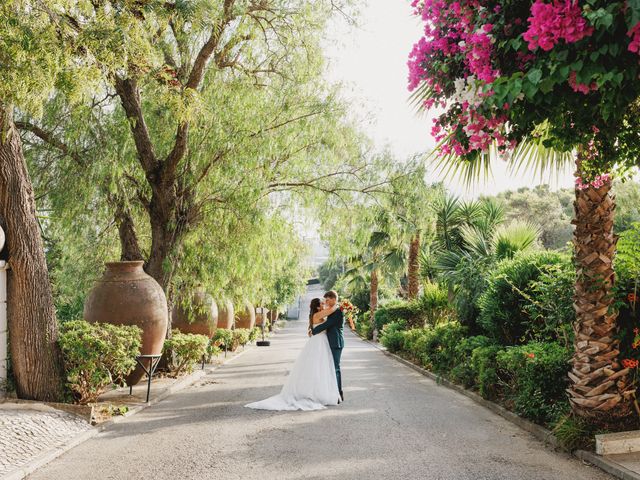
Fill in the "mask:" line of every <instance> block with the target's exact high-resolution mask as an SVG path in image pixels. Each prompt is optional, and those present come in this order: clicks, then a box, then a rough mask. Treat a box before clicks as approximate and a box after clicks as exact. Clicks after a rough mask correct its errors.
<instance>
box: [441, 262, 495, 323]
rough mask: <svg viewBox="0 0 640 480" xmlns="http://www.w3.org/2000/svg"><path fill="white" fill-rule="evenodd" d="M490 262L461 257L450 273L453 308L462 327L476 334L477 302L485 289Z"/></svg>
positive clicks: (478, 313) (478, 310)
mask: <svg viewBox="0 0 640 480" xmlns="http://www.w3.org/2000/svg"><path fill="white" fill-rule="evenodd" d="M490 265H491V262H489V261H487V260H486V259H475V258H473V257H471V256H467V255H465V256H463V257H462V258H461V259H460V260H459V262H458V263H457V264H456V266H455V269H454V270H453V271H452V272H451V273H450V276H449V279H450V282H451V283H452V284H453V285H455V289H454V291H453V302H452V303H453V307H454V308H455V311H456V313H457V315H458V320H459V321H460V323H461V324H462V325H465V326H467V327H468V328H469V329H470V331H471V332H473V333H478V332H479V328H478V327H477V318H478V315H480V309H479V307H478V300H479V298H480V296H481V295H482V294H483V292H484V291H485V290H486V288H487V275H488V271H489V267H490Z"/></svg>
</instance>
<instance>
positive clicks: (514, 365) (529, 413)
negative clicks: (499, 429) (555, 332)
mask: <svg viewBox="0 0 640 480" xmlns="http://www.w3.org/2000/svg"><path fill="white" fill-rule="evenodd" d="M571 356H572V351H571V350H570V349H568V348H565V347H564V346H562V345H560V344H558V343H541V342H531V343H529V344H527V345H521V346H518V347H510V348H507V349H506V350H504V351H502V352H500V353H498V355H497V357H496V359H497V368H498V376H499V378H500V381H501V384H502V385H503V386H504V395H505V398H506V399H507V400H508V401H511V402H513V409H514V410H515V412H516V413H518V414H519V415H522V416H523V417H526V418H529V419H531V420H533V421H534V422H538V423H541V424H550V423H553V422H555V421H557V420H558V419H559V418H560V417H561V416H562V415H564V414H566V413H567V411H568V408H569V403H568V400H567V396H566V393H565V389H566V388H567V386H568V383H569V381H568V376H567V373H568V372H569V369H570V363H569V362H570V360H571Z"/></svg>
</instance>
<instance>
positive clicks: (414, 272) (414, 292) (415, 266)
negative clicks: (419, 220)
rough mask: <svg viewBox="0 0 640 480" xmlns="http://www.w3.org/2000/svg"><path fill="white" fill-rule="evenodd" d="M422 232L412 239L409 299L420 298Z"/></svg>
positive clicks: (408, 287) (408, 286)
mask: <svg viewBox="0 0 640 480" xmlns="http://www.w3.org/2000/svg"><path fill="white" fill-rule="evenodd" d="M419 256H420V232H416V234H415V235H414V236H413V238H412V239H411V245H410V246H409V269H408V270H409V271H408V272H407V277H408V285H407V297H408V298H409V300H415V299H416V298H418V292H419V290H420V260H419Z"/></svg>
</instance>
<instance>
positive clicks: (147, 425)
mask: <svg viewBox="0 0 640 480" xmlns="http://www.w3.org/2000/svg"><path fill="white" fill-rule="evenodd" d="M304 332H305V322H303V321H299V322H291V325H290V326H289V327H287V328H286V329H285V330H284V331H283V332H282V333H280V334H279V335H277V336H276V338H275V339H274V340H273V343H272V346H271V347H269V348H259V349H258V348H255V349H251V350H248V351H247V352H246V353H245V354H243V355H241V356H239V357H238V358H236V359H234V360H233V361H232V362H231V363H229V364H227V365H225V366H224V367H222V368H220V369H219V370H217V371H215V372H214V373H213V374H212V375H210V376H208V377H205V379H204V380H203V381H201V382H200V383H198V384H197V385H195V386H193V387H191V388H189V389H187V390H184V391H182V392H180V393H177V394H175V395H173V396H171V397H170V398H169V399H167V400H165V401H164V402H161V403H160V404H158V405H155V406H153V407H151V408H148V409H147V410H145V411H144V412H142V413H140V414H138V415H136V416H134V417H132V418H131V419H130V420H128V421H127V422H125V423H119V424H116V425H114V426H112V427H111V428H110V429H108V430H107V431H105V432H103V433H101V434H100V435H98V436H96V437H94V438H93V439H91V440H89V441H88V442H86V443H84V444H83V445H80V446H79V447H76V448H75V449H73V450H71V451H70V452H67V453H66V454H64V455H63V456H61V457H60V458H58V459H57V460H55V461H54V462H53V463H51V464H49V465H48V466H47V467H45V468H43V469H42V470H39V471H37V472H36V473H35V474H33V475H32V476H30V477H29V478H31V479H62V478H63V479H66V480H72V479H83V480H85V479H90V480H102V479H123V480H124V479H127V480H128V479H167V480H168V479H172V480H173V479H175V480H178V479H180V480H182V479H194V480H195V479H221V480H222V479H224V480H232V479H260V480H270V479H274V480H275V479H278V480H280V479H283V480H286V479H292V480H293V479H303V478H304V479H336V480H337V479H340V480H350V479H358V480H362V479H394V480H395V479H403V480H412V479H429V480H436V479H438V480H445V479H447V480H448V479H451V480H463V479H469V480H481V479H487V480H489V479H490V480H497V479H518V480H520V479H522V480H533V479H545V480H550V479H567V480H569V479H571V480H578V479H588V480H605V479H610V478H611V477H609V476H608V475H605V474H604V473H602V472H601V471H600V470H598V469H596V468H594V467H589V466H586V465H583V464H581V463H580V462H578V461H576V460H574V459H571V458H570V457H568V456H566V455H564V454H561V453H555V452H553V451H551V450H549V449H547V448H546V447H544V446H543V445H542V444H541V443H539V442H538V441H537V440H535V439H534V438H533V437H532V436H530V435H529V434H528V433H526V432H523V431H522V430H520V429H518V428H517V427H515V426H513V425H512V424H510V423H508V422H506V421H505V420H503V419H502V418H501V417H499V416H497V415H495V414H493V413H491V412H489V411H487V410H486V409H484V408H482V407H480V406H478V405H476V404H475V403H473V402H472V401H471V400H469V399H468V398H466V397H464V396H461V395H459V394H457V393H455V392H453V391H451V390H448V389H446V388H444V387H440V386H438V385H436V384H435V383H434V382H433V381H431V380H429V379H427V378H425V377H423V376H422V375H420V374H418V373H416V372H414V371H413V370H411V369H409V368H407V367H405V366H403V365H401V364H399V363H397V362H396V361H394V360H393V359H390V358H388V357H386V356H385V355H383V354H382V353H381V352H379V351H377V350H376V349H375V348H373V347H371V346H370V345H369V344H367V343H365V342H362V341H360V340H359V339H357V338H355V337H354V336H352V335H348V338H347V348H346V350H345V354H344V356H343V359H344V360H343V361H344V364H343V365H344V366H343V378H344V382H345V396H346V402H345V403H344V404H342V405H339V406H337V407H332V408H330V409H327V410H322V411H317V412H264V411H253V410H248V409H245V408H243V405H244V404H245V403H247V402H250V401H254V400H260V399H263V398H265V397H267V396H270V395H273V394H275V393H277V392H278V391H279V386H280V385H281V384H282V381H283V378H284V376H285V375H286V372H287V370H288V368H289V367H290V365H291V362H292V361H293V360H294V358H295V357H296V354H297V353H298V352H299V350H300V348H301V347H302V346H303V344H304V341H305V336H304Z"/></svg>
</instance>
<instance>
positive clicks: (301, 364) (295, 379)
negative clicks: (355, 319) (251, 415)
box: [245, 298, 340, 410]
mask: <svg viewBox="0 0 640 480" xmlns="http://www.w3.org/2000/svg"><path fill="white" fill-rule="evenodd" d="M324 306H325V305H324V302H323V301H322V300H320V299H319V298H314V299H313V300H312V301H311V305H310V312H311V313H310V314H309V335H311V329H312V328H313V327H314V326H315V325H319V324H321V323H323V322H324V320H325V319H326V317H328V316H329V315H331V314H332V313H333V312H335V311H336V309H337V308H338V306H337V305H336V306H334V307H332V308H324ZM338 403H340V394H339V393H338V384H337V381H336V372H335V368H334V365H333V356H332V355H331V347H329V341H328V340H327V332H326V331H323V332H322V333H319V334H317V335H313V336H311V338H309V340H308V341H307V343H306V345H305V346H304V348H303V349H302V351H301V352H300V355H299V356H298V358H297V359H296V361H295V363H294V364H293V368H292V369H291V372H290V373H289V376H288V377H287V380H286V381H285V383H284V385H283V386H282V390H281V391H280V393H279V394H278V395H274V396H273V397H269V398H267V399H265V400H262V401H260V402H254V403H250V404H248V405H245V407H248V408H255V409H258V410H320V409H322V408H325V405H337V404H338Z"/></svg>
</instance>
